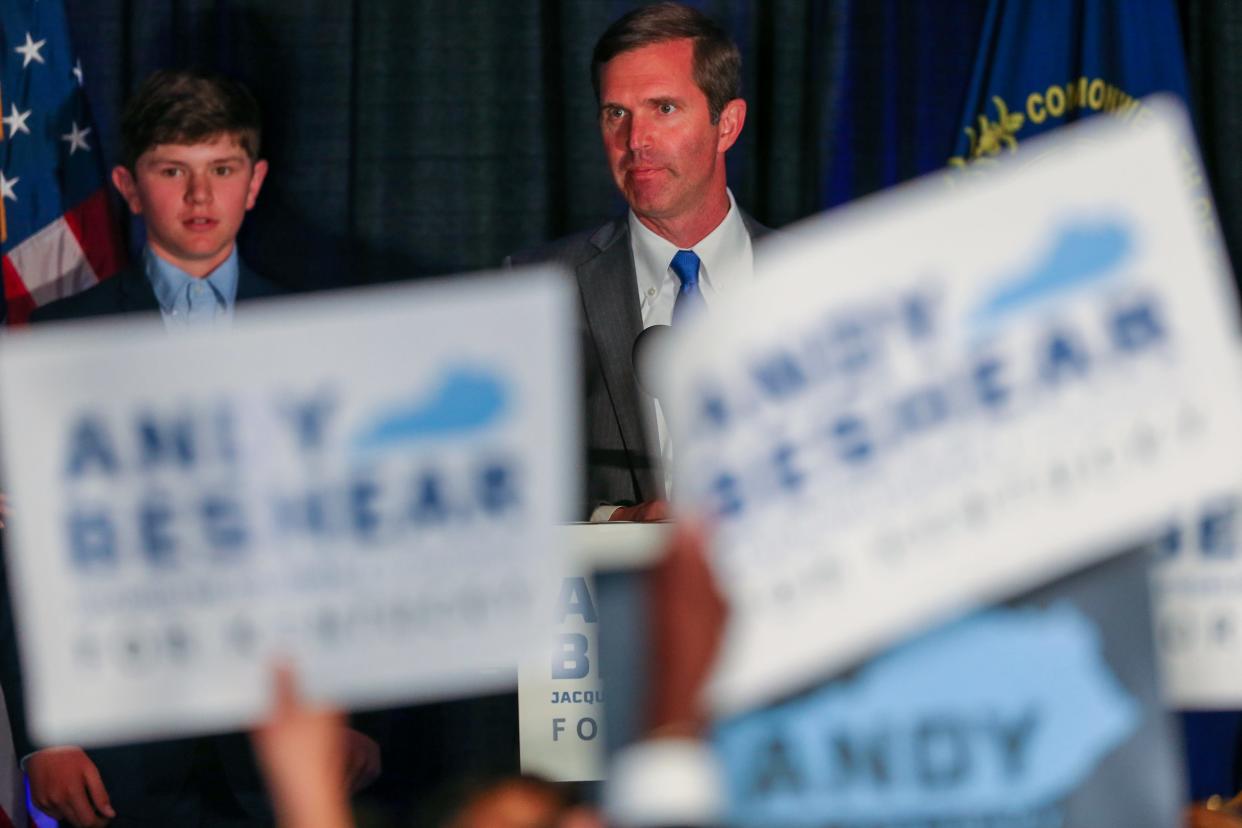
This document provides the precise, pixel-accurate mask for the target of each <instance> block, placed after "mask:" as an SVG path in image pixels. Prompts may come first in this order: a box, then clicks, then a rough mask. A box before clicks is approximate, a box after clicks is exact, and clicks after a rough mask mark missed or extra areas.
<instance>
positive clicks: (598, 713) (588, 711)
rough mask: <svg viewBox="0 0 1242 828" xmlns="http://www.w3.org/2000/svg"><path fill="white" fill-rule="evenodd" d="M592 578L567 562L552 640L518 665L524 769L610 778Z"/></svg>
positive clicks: (573, 778)
mask: <svg viewBox="0 0 1242 828" xmlns="http://www.w3.org/2000/svg"><path fill="white" fill-rule="evenodd" d="M594 580H595V579H594V578H592V577H591V574H590V573H589V572H585V571H581V570H575V569H574V568H572V567H571V568H569V569H567V570H566V574H565V575H564V577H562V578H561V579H560V590H559V595H557V598H556V610H555V612H554V613H552V614H551V616H552V625H553V632H552V634H551V635H550V636H548V644H549V646H548V647H546V648H543V649H541V651H540V653H539V656H536V657H532V658H528V659H524V660H523V661H522V663H521V664H520V665H519V666H518V730H519V734H518V736H519V745H520V748H521V756H522V772H523V773H531V774H536V775H538V776H542V777H544V778H545V779H551V780H554V781H557V782H581V781H592V780H597V779H603V778H604V738H603V737H604V731H603V728H604V682H603V680H602V679H601V678H600V673H599V646H598V644H599V637H598V636H597V635H596V632H595V631H596V630H597V629H598V628H599V616H598V610H597V602H596V599H595V583H594Z"/></svg>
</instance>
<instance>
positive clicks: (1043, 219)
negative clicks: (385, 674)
mask: <svg viewBox="0 0 1242 828" xmlns="http://www.w3.org/2000/svg"><path fill="white" fill-rule="evenodd" d="M1144 106H1145V107H1146V109H1145V117H1143V118H1135V119H1134V121H1133V122H1131V124H1117V123H1105V122H1104V121H1103V120H1102V119H1100V120H1096V121H1092V122H1089V123H1084V124H1082V125H1081V126H1078V127H1074V128H1068V129H1066V130H1063V131H1061V133H1060V136H1059V137H1053V138H1050V139H1048V140H1047V141H1045V142H1043V143H1041V144H1040V150H1039V152H1038V153H1035V154H1034V155H1032V156H1031V157H1032V158H1034V159H1036V160H1035V162H1034V163H1031V164H1025V165H1023V164H1016V165H1003V164H1002V165H999V166H998V167H997V168H996V169H995V170H994V171H991V172H990V173H989V174H988V175H986V176H980V177H978V179H977V180H970V181H961V182H958V184H957V186H956V187H950V186H949V185H947V184H946V183H945V181H944V180H943V178H941V177H937V178H935V179H930V180H927V181H924V182H922V183H919V184H915V185H913V186H911V187H908V188H903V189H900V190H898V191H895V192H893V193H891V194H887V195H882V196H880V197H877V198H874V199H871V200H868V201H866V202H864V203H863V204H861V205H860V206H858V207H857V208H855V209H846V210H844V211H841V212H836V213H829V214H826V215H824V216H821V217H817V218H814V219H811V220H809V221H808V222H806V223H805V224H803V225H801V226H800V227H798V228H795V229H793V230H790V231H788V232H787V233H784V234H781V236H782V237H779V238H777V239H776V240H774V242H773V246H771V247H767V248H762V247H761V249H760V251H759V258H758V259H757V262H756V267H757V269H758V278H757V279H756V283H755V285H753V286H752V287H748V289H747V290H746V291H744V292H742V293H739V294H736V295H734V296H731V297H729V298H728V299H727V300H726V301H725V302H724V303H717V305H715V306H713V309H712V310H713V313H712V314H710V316H708V317H707V318H704V319H701V320H698V323H699V324H697V325H694V326H691V327H690V328H689V329H688V330H684V331H682V332H680V333H679V334H677V337H678V338H677V340H676V341H675V342H674V343H673V348H674V349H675V350H674V353H673V354H672V355H671V356H670V358H669V359H667V360H665V361H664V362H663V363H662V365H663V368H664V371H663V374H664V376H663V394H662V395H661V400H662V401H666V400H667V405H666V409H667V411H668V412H669V414H670V418H671V420H672V424H673V433H674V445H675V446H676V450H677V457H678V465H677V468H676V469H675V471H676V473H677V479H676V484H677V488H676V491H677V492H678V494H679V497H680V498H682V505H683V506H687V507H688V508H690V509H696V510H699V511H702V512H704V513H707V514H710V515H712V516H714V517H715V518H716V519H717V520H718V523H719V532H718V534H717V541H718V543H717V548H716V550H715V554H714V560H715V563H716V565H717V571H718V572H719V574H720V577H721V579H722V581H723V583H724V585H725V589H726V592H727V593H728V596H729V599H730V601H731V605H732V606H733V607H734V609H735V615H734V623H733V624H731V627H730V631H729V635H728V638H727V639H726V642H725V647H724V652H723V655H722V663H721V666H720V669H719V671H718V674H717V676H716V680H715V682H714V683H713V693H714V698H715V700H716V701H717V702H718V703H719V704H721V705H723V706H724V708H725V709H728V708H730V707H734V706H738V705H748V704H754V703H758V702H762V701H764V700H766V699H770V698H771V697H772V696H773V695H774V694H777V693H781V692H788V691H791V690H793V689H795V688H796V687H798V686H800V685H803V684H805V683H807V682H810V681H812V680H813V679H815V678H816V677H818V676H820V675H822V674H823V673H824V671H826V670H830V669H832V668H833V667H836V666H839V665H841V664H843V663H845V662H846V661H848V660H850V659H853V658H857V657H859V656H860V655H862V654H864V653H866V652H868V651H870V650H872V649H874V648H875V647H878V646H882V645H884V644H885V643H887V642H889V641H892V640H893V639H894V638H895V637H896V636H900V635H902V634H905V633H908V632H909V631H910V630H912V629H914V628H917V627H919V626H921V625H925V624H927V623H929V622H931V621H933V620H935V619H937V618H942V617H944V616H945V614H947V613H950V612H954V611H960V610H961V609H964V608H965V607H968V606H971V605H977V604H979V603H981V602H986V601H988V600H989V599H993V598H996V597H1000V596H1004V595H1007V594H1012V592H1013V591H1015V590H1019V589H1021V588H1024V587H1026V586H1028V585H1031V584H1036V583H1041V582H1043V581H1045V580H1047V579H1048V578H1050V577H1053V576H1055V575H1057V574H1059V573H1063V572H1066V571H1069V570H1070V569H1073V568H1075V567H1078V566H1081V565H1082V564H1083V563H1084V562H1086V561H1088V560H1092V559H1093V556H1099V555H1103V554H1107V553H1108V552H1110V551H1111V550H1113V549H1116V548H1118V547H1120V546H1123V545H1125V544H1126V543H1127V542H1130V541H1134V540H1137V539H1138V538H1141V537H1143V536H1145V535H1148V534H1149V533H1150V534H1154V533H1155V532H1156V531H1157V525H1158V523H1159V522H1160V521H1161V520H1162V519H1163V516H1164V515H1165V514H1166V512H1167V510H1168V509H1169V508H1171V507H1172V505H1173V504H1175V503H1180V502H1184V501H1185V500H1186V499H1187V498H1194V497H1196V496H1197V495H1199V494H1202V493H1210V492H1214V491H1217V490H1219V489H1221V488H1222V487H1225V486H1227V485H1228V484H1231V483H1232V482H1233V481H1234V479H1235V478H1236V469H1237V465H1238V458H1239V457H1242V430H1240V429H1239V428H1238V427H1237V424H1238V423H1239V422H1242V419H1240V418H1242V369H1240V366H1239V359H1238V349H1237V334H1236V330H1235V327H1236V322H1235V319H1234V314H1235V310H1234V309H1235V307H1236V301H1235V297H1234V295H1233V293H1232V280H1231V277H1230V276H1229V273H1228V270H1227V266H1226V265H1225V262H1224V257H1223V254H1222V253H1221V251H1220V247H1219V241H1218V237H1217V235H1216V234H1214V233H1212V232H1210V229H1205V227H1204V225H1203V221H1202V218H1201V217H1200V216H1198V215H1196V213H1195V211H1194V210H1193V206H1192V200H1191V197H1190V189H1189V186H1190V181H1191V180H1192V179H1193V178H1194V177H1195V176H1197V175H1200V172H1199V168H1198V166H1197V162H1196V161H1195V159H1194V157H1193V155H1191V154H1190V153H1189V152H1188V150H1187V149H1186V148H1187V147H1193V145H1194V142H1193V139H1192V138H1191V137H1190V133H1189V131H1188V127H1187V125H1186V122H1185V118H1184V115H1183V114H1182V113H1181V112H1180V110H1176V109H1174V108H1172V105H1171V104H1168V105H1166V104H1162V103H1161V102H1155V103H1151V102H1149V103H1145V104H1144ZM1032 146H1034V144H1033V145H1032Z"/></svg>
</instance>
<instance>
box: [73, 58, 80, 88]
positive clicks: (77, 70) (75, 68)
mask: <svg viewBox="0 0 1242 828" xmlns="http://www.w3.org/2000/svg"><path fill="white" fill-rule="evenodd" d="M72 72H73V76H74V77H75V78H77V79H78V86H81V85H82V58H78V59H77V61H76V62H75V63H74V64H73V69H72Z"/></svg>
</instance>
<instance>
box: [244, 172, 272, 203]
mask: <svg viewBox="0 0 1242 828" xmlns="http://www.w3.org/2000/svg"><path fill="white" fill-rule="evenodd" d="M265 178H267V162H266V161H255V162H254V168H253V169H252V170H251V171H250V191H249V192H248V193H246V209H247V210H249V209H251V208H253V207H254V203H255V201H256V200H257V199H258V198H259V190H261V189H263V179H265Z"/></svg>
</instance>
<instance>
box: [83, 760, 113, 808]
mask: <svg viewBox="0 0 1242 828" xmlns="http://www.w3.org/2000/svg"><path fill="white" fill-rule="evenodd" d="M85 781H86V793H87V795H88V796H89V797H90V800H91V805H92V806H93V807H94V809H95V811H96V812H97V813H99V814H101V815H103V816H105V817H108V818H109V819H111V818H112V817H114V816H116V811H114V810H112V799H111V798H110V797H109V796H108V789H107V787H105V786H104V783H103V777H102V776H100V775H99V768H97V767H95V763H94V762H91V764H90V767H88V768H87V769H86V780H85Z"/></svg>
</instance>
